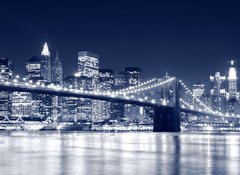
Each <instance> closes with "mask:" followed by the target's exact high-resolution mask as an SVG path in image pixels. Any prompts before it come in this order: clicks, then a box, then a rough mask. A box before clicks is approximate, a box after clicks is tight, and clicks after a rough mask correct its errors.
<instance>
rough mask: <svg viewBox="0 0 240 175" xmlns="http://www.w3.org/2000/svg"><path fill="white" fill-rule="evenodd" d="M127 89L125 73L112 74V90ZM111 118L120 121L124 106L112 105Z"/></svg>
mask: <svg viewBox="0 0 240 175" xmlns="http://www.w3.org/2000/svg"><path fill="white" fill-rule="evenodd" d="M126 87H127V75H126V73H125V72H121V73H117V74H114V84H113V90H121V89H124V88H126ZM111 108H112V109H111V118H112V119H116V120H120V119H121V118H122V117H123V116H124V104H123V103H112V107H111Z"/></svg>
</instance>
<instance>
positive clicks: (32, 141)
mask: <svg viewBox="0 0 240 175" xmlns="http://www.w3.org/2000/svg"><path fill="white" fill-rule="evenodd" d="M0 157H1V161H0V174H24V175H25V174H54V175H55V174H93V175H95V174H96V175H101V174H114V175H115V174H116V175H118V174H163V175H164V174H184V175H185V174H206V175H208V174H231V175H234V174H240V165H239V164H240V163H239V162H240V135H239V134H233V133H232V134H208V133H205V134H204V133H201V134H199V133H198V134H197V133H195V134H193V133H180V134H176V133H58V132H35V133H30V132H1V133H0Z"/></svg>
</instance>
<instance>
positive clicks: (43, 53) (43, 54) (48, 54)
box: [41, 42, 50, 57]
mask: <svg viewBox="0 0 240 175" xmlns="http://www.w3.org/2000/svg"><path fill="white" fill-rule="evenodd" d="M41 55H42V56H46V57H50V52H49V49H48V44H47V42H45V43H44V46H43V50H42V53H41Z"/></svg>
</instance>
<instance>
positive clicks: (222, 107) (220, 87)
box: [210, 72, 227, 112]
mask: <svg viewBox="0 0 240 175" xmlns="http://www.w3.org/2000/svg"><path fill="white" fill-rule="evenodd" d="M226 95H227V90H226V77H225V76H222V75H221V74H220V72H216V73H215V75H214V76H210V98H211V106H212V108H213V109H214V110H217V111H220V112H226Z"/></svg>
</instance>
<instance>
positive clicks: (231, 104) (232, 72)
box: [227, 61, 240, 114]
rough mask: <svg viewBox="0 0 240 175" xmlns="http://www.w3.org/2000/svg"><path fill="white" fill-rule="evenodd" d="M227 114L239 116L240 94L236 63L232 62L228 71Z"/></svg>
mask: <svg viewBox="0 0 240 175" xmlns="http://www.w3.org/2000/svg"><path fill="white" fill-rule="evenodd" d="M227 100H228V104H227V112H228V113H231V114H239V112H240V107H239V93H238V92H237V70H236V67H235V62H234V61H230V67H229V70H228V93H227Z"/></svg>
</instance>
